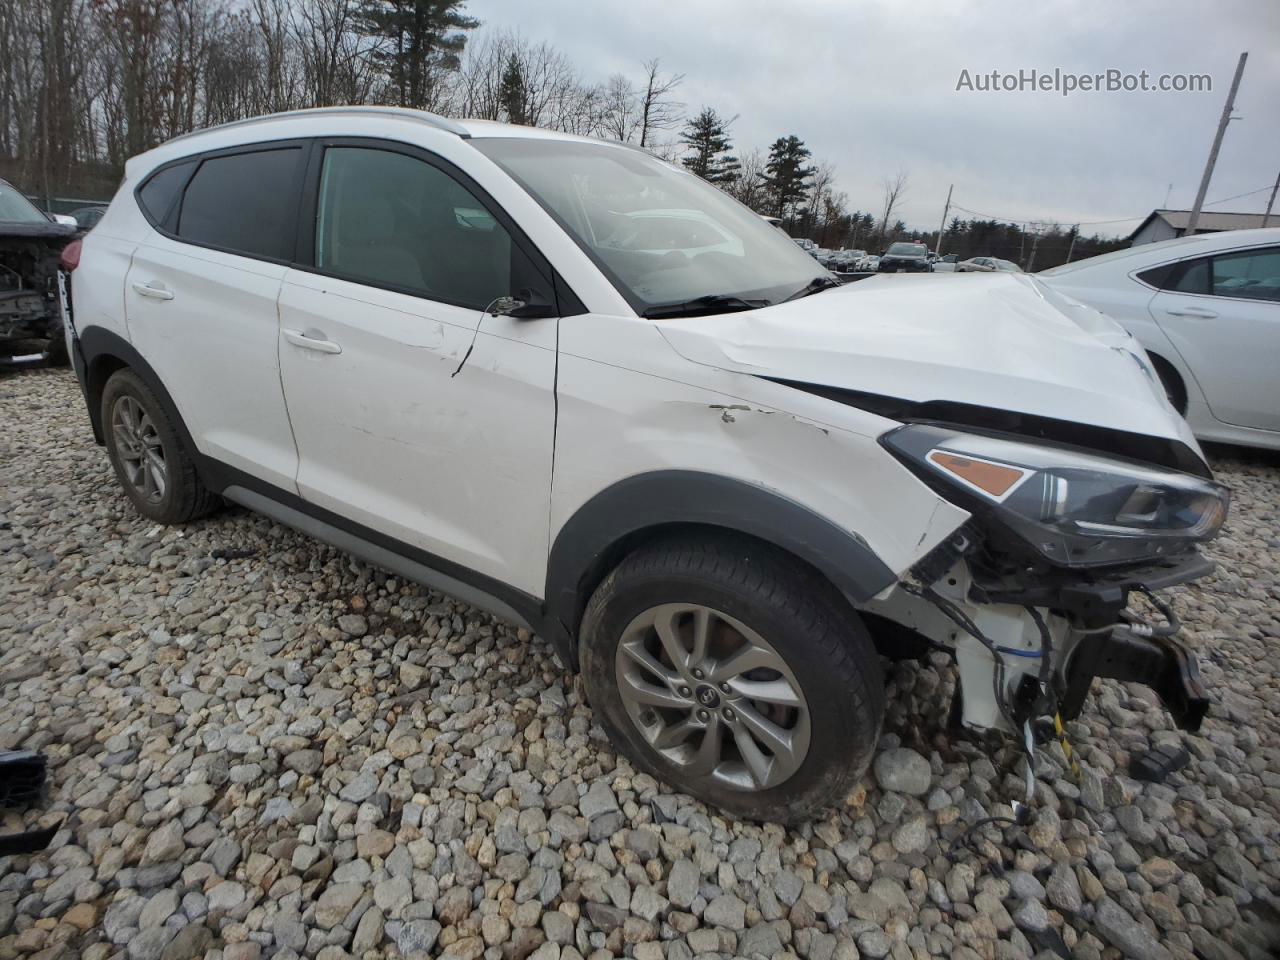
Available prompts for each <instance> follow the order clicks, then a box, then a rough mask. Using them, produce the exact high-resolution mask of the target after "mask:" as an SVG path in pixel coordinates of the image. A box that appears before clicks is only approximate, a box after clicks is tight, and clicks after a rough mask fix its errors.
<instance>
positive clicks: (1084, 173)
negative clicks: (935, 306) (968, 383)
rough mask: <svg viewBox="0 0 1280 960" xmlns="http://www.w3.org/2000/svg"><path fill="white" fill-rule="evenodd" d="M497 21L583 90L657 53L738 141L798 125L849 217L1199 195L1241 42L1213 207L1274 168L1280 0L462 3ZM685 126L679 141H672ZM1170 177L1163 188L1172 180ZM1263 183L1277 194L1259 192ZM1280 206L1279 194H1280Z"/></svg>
mask: <svg viewBox="0 0 1280 960" xmlns="http://www.w3.org/2000/svg"><path fill="white" fill-rule="evenodd" d="M466 10H467V12H468V13H470V14H471V15H473V16H476V17H479V18H480V19H481V20H482V21H484V23H485V24H486V26H491V27H511V28H515V29H517V30H519V31H520V32H521V33H522V34H523V35H524V36H525V37H526V38H527V39H529V40H532V41H535V42H538V41H547V42H549V43H551V44H553V45H554V46H556V47H557V48H558V49H560V50H562V51H563V52H564V53H565V54H567V55H568V56H569V57H570V58H571V59H572V60H573V61H574V63H575V64H576V65H577V67H578V69H579V70H580V71H581V73H582V77H583V80H584V81H587V82H595V81H603V80H604V79H606V78H607V77H608V76H609V75H610V74H613V73H623V74H626V75H628V76H631V77H632V78H633V79H634V80H635V81H638V80H639V79H640V76H641V73H642V67H641V63H642V61H644V60H647V59H649V58H652V57H658V58H660V60H661V64H662V68H663V70H664V71H671V72H675V73H682V74H684V76H685V79H684V82H683V84H682V85H681V87H680V88H679V90H678V96H679V99H680V100H682V101H683V102H684V103H685V106H686V109H687V110H688V111H689V112H690V113H696V112H697V111H698V110H699V109H701V107H703V106H711V107H714V108H715V109H716V110H717V111H718V112H719V113H720V114H721V116H724V117H736V119H735V120H734V122H733V125H732V127H731V128H730V132H731V135H732V137H733V140H734V144H735V148H736V149H738V150H739V151H741V150H746V149H750V148H751V147H760V148H761V149H762V150H766V151H767V149H768V146H769V144H770V143H772V142H773V141H774V140H775V139H776V138H777V137H779V136H783V135H787V134H795V135H797V136H799V137H800V138H801V139H802V140H804V141H805V143H806V144H807V145H808V146H809V148H810V149H811V150H812V151H813V156H814V159H816V160H823V161H829V162H831V163H833V164H835V166H836V171H837V178H836V179H837V188H838V189H841V190H844V191H846V192H847V193H848V203H849V208H850V209H851V210H852V209H860V210H867V211H871V212H874V213H876V214H877V216H878V215H879V213H880V210H881V208H882V206H883V193H884V182H885V180H886V179H887V178H892V177H896V175H897V174H899V173H905V174H906V175H907V178H908V179H907V189H906V192H905V195H904V198H903V199H902V200H901V201H900V204H899V208H898V209H899V211H900V215H901V217H902V218H903V219H904V220H906V222H907V224H908V225H909V226H910V227H912V228H915V229H936V228H937V225H938V222H939V220H940V219H941V216H942V210H943V204H944V201H945V200H946V195H947V187H948V185H949V184H954V185H955V189H954V195H953V199H952V202H953V205H956V206H959V207H963V208H966V209H967V211H970V212H966V210H954V209H953V213H952V215H959V216H962V217H969V216H971V215H972V213H979V214H984V215H991V216H994V217H996V218H999V219H1010V220H1028V221H1032V220H1035V221H1041V220H1043V221H1058V222H1061V223H1063V224H1070V223H1081V224H1090V223H1091V222H1095V221H1107V220H1119V219H1120V218H1137V219H1131V220H1129V221H1127V222H1118V223H1094V224H1093V225H1092V226H1082V230H1083V232H1085V233H1089V232H1091V231H1093V230H1097V231H1098V232H1100V233H1104V234H1117V235H1123V234H1127V233H1129V232H1130V231H1131V230H1133V229H1134V228H1135V227H1137V225H1138V223H1139V220H1140V218H1141V217H1143V216H1145V215H1146V214H1147V213H1149V212H1150V211H1151V210H1152V209H1154V208H1156V207H1165V206H1167V207H1171V208H1174V209H1188V208H1190V206H1191V204H1192V202H1193V201H1194V199H1195V195H1196V190H1197V188H1198V187H1199V183H1200V177H1201V174H1202V172H1203V170H1204V164H1205V160H1206V159H1207V157H1208V153H1209V147H1210V145H1211V143H1212V140H1213V135H1214V131H1215V129H1216V127H1217V123H1218V118H1219V116H1220V115H1221V112H1222V108H1223V104H1224V103H1225V102H1226V97H1227V91H1228V89H1229V87H1230V85H1231V78H1232V74H1233V73H1234V70H1235V66H1236V60H1237V58H1238V57H1239V55H1240V54H1241V53H1242V52H1245V51H1248V53H1249V59H1248V61H1247V64H1246V67H1245V71H1244V77H1243V80H1242V82H1241V86H1240V91H1239V93H1238V95H1237V97H1236V108H1235V114H1236V115H1237V116H1238V117H1240V119H1238V120H1234V121H1232V122H1231V123H1230V124H1229V125H1228V129H1227V133H1226V138H1225V140H1224V141H1223V145H1222V150H1221V152H1220V154H1219V157H1218V164H1217V167H1216V170H1215V173H1214V176H1213V180H1212V182H1211V184H1210V187H1209V192H1208V196H1207V200H1208V201H1214V200H1219V199H1225V198H1229V197H1233V196H1234V195H1236V194H1243V193H1251V195H1250V196H1246V197H1241V198H1239V199H1234V200H1230V201H1229V202H1226V203H1218V204H1214V205H1212V206H1206V209H1208V210H1218V211H1257V212H1261V211H1262V210H1263V209H1264V208H1265V206H1266V202H1267V197H1268V193H1269V192H1270V187H1271V185H1272V184H1273V183H1274V182H1275V180H1276V176H1277V173H1278V172H1280V2H1277V0H1218V2H1215V3H1213V4H1205V3H1199V2H1195V0H1161V2H1154V0H1125V2H1121V0H1110V2H1097V0H1071V2H1066V0H1022V2H1020V3H1019V2H1006V0H934V2H922V0H916V2H903V0H805V2H796V0H685V2H682V3H678V4H677V3H671V2H666V3H662V2H655V0H536V2H534V0H468V2H467V5H466ZM1033 69H1034V70H1038V71H1039V72H1040V73H1041V74H1046V73H1047V74H1052V73H1053V71H1054V70H1055V69H1058V70H1061V71H1062V72H1064V73H1073V74H1078V75H1086V74H1089V75H1091V74H1095V73H1098V72H1103V71H1106V70H1116V71H1119V72H1121V73H1124V74H1135V75H1136V74H1138V73H1140V72H1141V71H1144V70H1145V71H1147V72H1148V73H1149V74H1150V76H1151V82H1153V83H1154V82H1155V80H1156V78H1158V77H1160V76H1161V75H1162V74H1207V75H1209V77H1210V78H1211V82H1212V90H1211V91H1208V92H1140V91H1135V92H1123V91H1116V92H1109V91H1101V92H1081V91H1076V92H1074V93H1072V94H1071V95H1069V96H1063V95H1062V94H1061V93H1060V92H1053V91H1038V90H1035V91H1033V90H1018V91H1013V92H1006V91H996V92H981V91H979V90H968V89H966V90H957V86H958V85H959V84H960V83H961V80H962V77H963V76H964V73H963V71H968V77H969V78H970V81H971V82H972V85H973V86H977V85H978V83H979V81H978V80H977V77H978V76H979V75H984V74H990V73H991V71H993V70H995V71H999V72H1001V73H1002V74H1017V73H1018V72H1019V71H1020V70H1025V71H1031V70H1033ZM671 136H674V133H673V134H672V135H671ZM1171 185H1172V186H1171ZM1259 188H1266V189H1262V190H1260V192H1252V191H1259ZM1277 206H1280V200H1277Z"/></svg>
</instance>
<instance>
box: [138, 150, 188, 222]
mask: <svg viewBox="0 0 1280 960" xmlns="http://www.w3.org/2000/svg"><path fill="white" fill-rule="evenodd" d="M195 166H196V161H195V160H187V161H186V162H184V163H175V164H174V165H173V166H170V167H163V168H162V169H160V170H157V171H156V172H155V173H153V174H152V175H151V176H150V177H148V178H147V179H146V181H145V182H144V183H143V184H142V186H141V188H139V190H138V206H139V207H141V208H142V212H143V213H144V214H146V217H147V219H148V220H150V221H151V223H152V224H154V225H155V226H158V227H163V228H165V229H170V228H171V227H172V219H173V217H174V215H175V214H176V213H177V205H178V196H179V195H180V194H181V193H182V188H183V186H185V185H186V182H187V178H188V177H190V176H191V171H192V170H194V169H195Z"/></svg>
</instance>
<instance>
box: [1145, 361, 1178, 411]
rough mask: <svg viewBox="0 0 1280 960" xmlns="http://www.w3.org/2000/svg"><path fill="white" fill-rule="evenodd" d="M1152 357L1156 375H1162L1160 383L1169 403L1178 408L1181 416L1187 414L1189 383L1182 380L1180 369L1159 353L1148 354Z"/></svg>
mask: <svg viewBox="0 0 1280 960" xmlns="http://www.w3.org/2000/svg"><path fill="white" fill-rule="evenodd" d="M1148 356H1150V357H1151V365H1152V366H1153V367H1155V368H1156V375H1157V376H1159V377H1160V384H1161V386H1163V387H1164V394H1165V396H1166V397H1168V398H1169V405H1170V406H1171V407H1173V409H1175V410H1177V411H1178V413H1179V414H1180V415H1181V416H1184V417H1185V416H1186V415H1187V385H1186V384H1185V383H1183V382H1182V377H1181V376H1180V375H1179V374H1178V371H1177V370H1175V369H1173V364H1171V363H1170V362H1169V361H1168V360H1166V359H1165V358H1164V357H1162V356H1160V355H1158V354H1154V353H1152V354H1148Z"/></svg>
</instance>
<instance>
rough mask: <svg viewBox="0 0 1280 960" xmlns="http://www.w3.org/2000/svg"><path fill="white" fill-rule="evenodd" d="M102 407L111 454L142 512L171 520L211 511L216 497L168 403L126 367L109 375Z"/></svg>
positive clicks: (161, 520) (129, 494) (181, 520)
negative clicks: (171, 416) (162, 402)
mask: <svg viewBox="0 0 1280 960" xmlns="http://www.w3.org/2000/svg"><path fill="white" fill-rule="evenodd" d="M101 411H102V430H103V434H104V436H105V439H106V446H107V456H108V457H109V458H110V459H111V466H112V467H113V468H114V469H115V472H116V479H118V480H119V481H120V485H121V486H122V487H123V488H124V492H125V495H126V496H127V497H128V498H129V500H130V502H131V503H132V504H133V506H134V509H136V510H137V511H138V513H140V514H142V515H143V516H144V517H146V518H147V519H148V520H154V521H155V522H157V523H166V524H172V523H186V522H188V521H190V520H195V519H197V518H199V517H202V516H204V515H205V514H207V513H209V512H210V511H212V510H213V508H214V507H215V506H216V505H217V503H218V498H217V496H216V495H215V494H212V493H210V492H209V490H208V489H207V488H206V487H205V485H204V484H203V483H202V482H201V481H200V477H199V476H198V474H197V472H196V465H195V462H194V461H193V460H192V458H191V456H190V454H189V453H188V451H187V450H186V449H185V448H184V447H183V444H182V440H181V439H180V438H179V436H178V432H177V430H176V429H175V427H174V424H173V423H172V422H171V421H170V419H169V417H168V416H167V415H166V414H165V412H164V407H162V406H161V405H160V402H159V401H158V400H157V399H156V396H155V394H153V393H152V392H151V390H150V389H149V388H148V387H147V385H146V384H145V383H143V382H142V379H141V378H140V377H138V375H137V374H136V373H134V372H133V371H132V370H129V369H127V368H126V369H123V370H117V371H116V372H115V373H113V374H112V375H111V378H110V379H109V380H108V381H107V383H106V386H105V387H103V390H102V405H101ZM158 476H159V477H161V478H162V479H161V480H160V481H158V480H157V477H158Z"/></svg>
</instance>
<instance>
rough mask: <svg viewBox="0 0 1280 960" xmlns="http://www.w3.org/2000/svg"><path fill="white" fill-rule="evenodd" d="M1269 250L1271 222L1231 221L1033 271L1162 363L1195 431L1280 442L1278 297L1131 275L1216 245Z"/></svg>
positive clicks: (1221, 249) (1279, 445)
mask: <svg viewBox="0 0 1280 960" xmlns="http://www.w3.org/2000/svg"><path fill="white" fill-rule="evenodd" d="M1271 249H1274V250H1276V251H1280V229H1277V228H1268V229H1265V230H1232V231H1225V232H1222V233H1211V234H1198V235H1196V236H1192V237H1180V238H1177V239H1174V240H1166V241H1162V242H1160V243H1151V244H1143V245H1141V246H1137V247H1131V248H1128V249H1126V250H1120V251H1117V252H1115V253H1111V254H1104V255H1102V256H1100V257H1092V258H1090V259H1088V260H1080V261H1077V262H1075V263H1070V264H1064V265H1062V266H1060V267H1055V268H1053V269H1051V270H1046V271H1044V272H1042V273H1039V274H1037V275H1036V276H1037V278H1038V279H1040V280H1041V281H1043V282H1044V283H1045V284H1047V285H1048V286H1050V287H1052V288H1053V289H1055V290H1057V291H1059V292H1061V293H1062V294H1064V295H1066V296H1069V297H1072V298H1074V299H1075V300H1078V301H1080V302H1083V303H1087V304H1088V305H1089V306H1091V307H1095V308H1097V309H1098V310H1100V311H1102V312H1104V313H1106V314H1107V315H1109V316H1111V317H1114V318H1115V319H1116V320H1117V321H1118V322H1119V323H1121V324H1122V325H1123V326H1124V327H1125V328H1126V329H1127V330H1128V331H1129V332H1130V333H1132V334H1133V335H1134V337H1136V338H1137V340H1138V341H1139V342H1140V343H1141V344H1142V346H1143V347H1144V348H1145V349H1146V350H1147V352H1148V353H1149V354H1150V355H1151V356H1152V357H1153V358H1157V357H1158V358H1159V360H1160V361H1163V362H1165V363H1167V364H1169V366H1171V367H1172V368H1173V370H1174V371H1176V373H1177V376H1178V378H1179V379H1180V381H1181V383H1182V385H1183V386H1184V388H1185V390H1186V397H1187V407H1186V418H1187V421H1188V423H1190V425H1191V428H1192V430H1193V431H1194V432H1195V435H1196V436H1197V437H1199V438H1200V439H1201V440H1214V441H1219V442H1223V443H1239V444H1245V445H1248V446H1257V447H1268V448H1272V449H1280V389H1277V387H1276V371H1275V360H1276V357H1277V356H1280V302H1278V301H1276V300H1264V299H1255V298H1247V297H1242V296H1227V295H1222V294H1208V293H1205V294H1192V293H1181V292H1177V291H1168V290H1165V291H1162V290H1158V289H1156V288H1155V287H1154V286H1152V285H1150V284H1148V283H1146V282H1144V281H1143V280H1142V279H1141V278H1140V276H1139V274H1142V273H1145V272H1147V271H1149V270H1152V269H1154V268H1157V267H1160V266H1163V265H1167V264H1177V263H1182V262H1185V261H1193V260H1199V259H1201V258H1204V257H1211V256H1213V255H1215V254H1222V253H1234V252H1243V251H1263V250H1271ZM1277 279H1280V278H1277ZM1225 289H1230V288H1229V287H1228V288H1225ZM1157 362H1159V361H1157Z"/></svg>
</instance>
